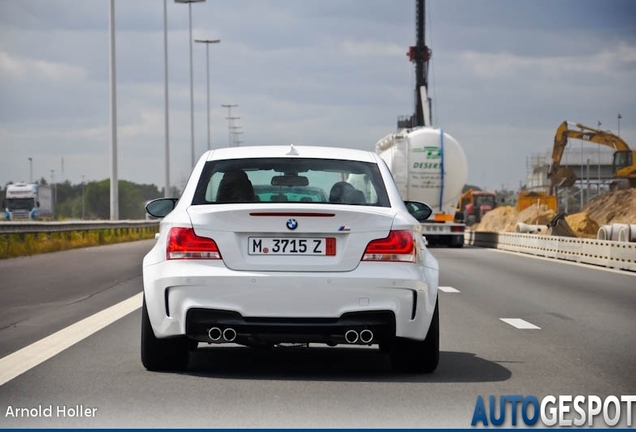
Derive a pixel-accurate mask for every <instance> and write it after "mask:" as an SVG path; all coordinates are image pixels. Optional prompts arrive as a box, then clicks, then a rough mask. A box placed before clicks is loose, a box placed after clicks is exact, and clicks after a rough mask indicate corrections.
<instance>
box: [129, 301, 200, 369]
mask: <svg viewBox="0 0 636 432" xmlns="http://www.w3.org/2000/svg"><path fill="white" fill-rule="evenodd" d="M190 346H191V344H190V341H189V339H188V338H186V337H185V336H182V337H177V338H170V339H158V338H157V337H156V336H155V333H154V332H153V330H152V325H151V324H150V318H149V317H148V309H147V308H146V299H145V298H144V302H143V305H142V307H141V363H143V365H144V367H145V368H146V369H148V370H149V371H178V370H183V369H185V368H186V367H187V366H188V357H189V354H188V352H189V350H190Z"/></svg>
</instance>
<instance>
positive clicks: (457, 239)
mask: <svg viewBox="0 0 636 432" xmlns="http://www.w3.org/2000/svg"><path fill="white" fill-rule="evenodd" d="M448 246H449V247H452V248H462V247H464V236H463V235H461V236H454V237H453V238H451V240H450V241H449V242H448Z"/></svg>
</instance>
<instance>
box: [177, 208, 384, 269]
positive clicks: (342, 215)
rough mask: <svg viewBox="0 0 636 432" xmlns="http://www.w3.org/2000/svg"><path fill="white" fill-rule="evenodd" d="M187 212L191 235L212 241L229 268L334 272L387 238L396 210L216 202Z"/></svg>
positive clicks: (356, 261) (353, 265)
mask: <svg viewBox="0 0 636 432" xmlns="http://www.w3.org/2000/svg"><path fill="white" fill-rule="evenodd" d="M188 214H189V216H190V220H191V222H192V227H193V229H194V232H195V233H196V234H197V235H198V236H201V237H208V238H211V239H213V240H214V241H215V242H216V244H217V245H218V247H219V250H220V252H221V256H222V257H223V261H224V263H225V265H226V266H227V267H228V268H230V269H233V270H246V271H290V272H294V271H298V272H304V271H314V272H320V271H324V272H334V271H336V272H337V271H351V270H354V269H355V268H356V267H357V266H358V264H359V263H360V259H361V258H362V255H363V254H364V250H365V248H366V246H367V245H368V243H369V242H370V241H371V240H374V239H379V238H385V237H387V236H388V235H389V232H390V230H391V227H392V225H393V220H394V218H395V214H396V212H395V210H393V209H391V208H388V207H362V206H350V205H319V206H314V205H303V206H298V205H295V206H286V205H268V204H262V205H256V206H255V205H254V204H215V205H196V206H191V207H189V209H188ZM288 225H289V227H288ZM291 228H293V229H291ZM326 239H334V240H326ZM334 241H335V252H334V251H332V248H333V242H334ZM303 245H304V246H303ZM276 249H277V250H276ZM275 250H276V252H278V253H276V252H275ZM330 252H334V253H333V254H330Z"/></svg>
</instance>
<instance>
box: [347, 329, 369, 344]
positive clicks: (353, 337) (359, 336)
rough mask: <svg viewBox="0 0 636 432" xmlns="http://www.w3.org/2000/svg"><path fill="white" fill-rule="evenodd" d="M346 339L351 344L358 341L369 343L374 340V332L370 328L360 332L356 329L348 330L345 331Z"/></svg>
mask: <svg viewBox="0 0 636 432" xmlns="http://www.w3.org/2000/svg"><path fill="white" fill-rule="evenodd" d="M345 340H346V341H347V343H350V344H354V343H357V342H362V343H365V344H368V343H370V342H371V341H372V340H373V332H372V331H371V330H369V329H364V330H362V331H361V332H360V333H358V332H357V331H356V330H347V332H346V333H345Z"/></svg>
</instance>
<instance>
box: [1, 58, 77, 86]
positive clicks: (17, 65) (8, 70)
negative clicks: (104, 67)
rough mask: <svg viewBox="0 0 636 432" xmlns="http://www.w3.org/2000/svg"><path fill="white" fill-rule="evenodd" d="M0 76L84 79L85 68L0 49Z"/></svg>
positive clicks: (52, 79)
mask: <svg viewBox="0 0 636 432" xmlns="http://www.w3.org/2000/svg"><path fill="white" fill-rule="evenodd" d="M0 78H1V79H3V80H7V79H11V80H19V81H23V82H24V81H33V80H44V81H48V82H53V83H63V82H73V83H78V82H82V81H86V69H85V68H83V67H79V66H74V65H71V64H67V63H60V62H51V61H46V60H32V59H28V58H25V57H19V56H16V55H12V54H9V53H7V52H5V51H0Z"/></svg>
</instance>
